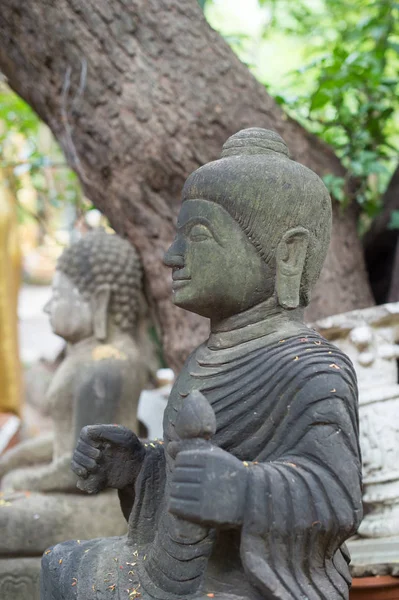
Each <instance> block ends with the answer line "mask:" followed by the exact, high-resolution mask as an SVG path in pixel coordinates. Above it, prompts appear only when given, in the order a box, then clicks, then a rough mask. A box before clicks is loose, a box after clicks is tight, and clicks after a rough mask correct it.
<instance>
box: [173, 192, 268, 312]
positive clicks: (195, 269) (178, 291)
mask: <svg viewBox="0 0 399 600" xmlns="http://www.w3.org/2000/svg"><path fill="white" fill-rule="evenodd" d="M165 264H166V265H167V266H169V267H171V268H172V269H173V274H172V290H173V302H174V304H176V305H177V306H180V307H181V308H184V309H186V310H189V311H191V312H195V313H198V314H200V315H202V316H204V317H209V318H210V317H212V318H214V319H216V320H220V319H224V318H226V317H229V316H231V315H234V314H237V313H239V312H242V311H244V310H246V309H248V308H251V307H252V306H254V305H256V304H258V303H259V302H261V301H263V300H266V299H267V298H269V297H270V296H271V295H273V291H274V273H273V271H272V269H271V268H270V267H269V266H268V265H267V264H266V262H265V261H264V260H263V259H262V258H261V256H260V255H259V254H258V252H257V250H256V248H255V246H254V245H253V244H252V243H251V242H250V240H249V239H248V237H247V236H246V235H245V234H244V232H243V231H242V229H241V228H240V226H239V225H238V224H237V223H236V222H235V221H234V219H233V218H232V217H231V216H230V215H229V213H228V212H227V211H226V210H225V209H224V208H223V207H222V206H220V205H218V204H216V203H215V202H211V201H208V200H204V199H197V200H196V199H194V200H188V201H186V202H184V203H183V205H182V208H181V210H180V214H179V217H178V221H177V234H176V238H175V240H174V242H173V244H172V245H171V247H170V248H169V250H168V251H167V253H166V255H165Z"/></svg>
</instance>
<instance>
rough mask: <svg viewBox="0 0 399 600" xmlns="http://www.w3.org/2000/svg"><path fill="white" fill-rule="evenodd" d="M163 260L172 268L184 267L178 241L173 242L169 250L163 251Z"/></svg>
mask: <svg viewBox="0 0 399 600" xmlns="http://www.w3.org/2000/svg"><path fill="white" fill-rule="evenodd" d="M163 262H164V264H165V265H166V266H167V267H171V268H172V269H173V268H176V267H178V268H182V267H184V256H183V252H182V249H181V248H179V244H178V242H176V241H175V242H173V244H172V245H171V247H170V248H169V250H167V251H166V252H165V256H164V258H163Z"/></svg>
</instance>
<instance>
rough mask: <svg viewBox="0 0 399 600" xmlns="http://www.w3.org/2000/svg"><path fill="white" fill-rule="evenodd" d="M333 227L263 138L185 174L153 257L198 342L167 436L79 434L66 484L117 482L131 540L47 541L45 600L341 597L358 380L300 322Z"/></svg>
mask: <svg viewBox="0 0 399 600" xmlns="http://www.w3.org/2000/svg"><path fill="white" fill-rule="evenodd" d="M330 230H331V201H330V198H329V195H328V192H327V190H326V188H325V186H324V184H323V183H322V181H321V180H320V179H319V178H318V177H317V176H316V175H315V174H314V173H313V172H311V171H309V170H308V169H307V168H305V167H304V166H302V165H300V164H298V163H296V162H295V161H293V160H291V159H290V158H289V156H288V150H287V147H286V145H285V143H284V141H283V140H282V139H281V138H280V136H278V135H277V134H275V133H274V132H270V131H266V130H263V129H257V128H253V129H247V130H243V131H241V132H239V133H237V134H236V135H234V136H232V137H231V138H229V139H228V140H227V142H226V144H225V145H224V148H223V153H222V158H221V159H220V160H217V161H214V162H212V163H209V164H207V165H204V166H203V167H201V168H200V169H198V170H197V171H195V172H194V173H193V174H192V175H191V176H190V177H189V178H188V180H187V182H186V184H185V186H184V189H183V203H182V207H181V210H180V214H179V217H178V221H177V233H176V238H175V240H174V242H173V244H172V246H171V247H170V248H169V250H168V252H167V253H166V256H165V263H166V265H167V266H169V267H170V268H171V269H172V280H173V283H172V289H173V302H174V303H175V304H176V305H177V306H180V307H182V308H184V309H186V310H190V311H192V312H196V313H198V314H200V315H203V316H205V317H208V318H209V319H210V326H211V333H210V336H209V339H208V340H206V341H205V342H204V343H203V344H201V345H200V346H199V347H198V348H197V349H196V350H195V351H194V352H193V353H192V354H191V355H190V356H189V357H188V359H187V361H186V363H185V365H184V367H183V369H182V371H181V373H180V374H179V376H178V377H177V379H176V382H175V384H174V386H173V389H172V391H171V394H170V397H169V401H168V404H167V407H166V409H165V414H164V439H163V443H150V444H143V443H142V442H141V441H140V440H139V439H138V438H137V436H136V435H135V434H134V433H133V432H131V431H129V430H128V429H127V428H125V427H121V426H118V425H103V426H99V425H95V426H91V427H90V426H89V427H85V428H84V429H83V430H82V432H81V435H80V439H79V442H78V445H77V448H76V451H75V454H74V459H73V463H72V465H73V469H74V472H75V473H76V474H77V475H78V476H79V483H78V485H79V487H80V489H82V490H86V491H88V492H91V493H95V492H99V491H100V490H102V489H104V487H111V488H116V489H118V491H119V497H120V500H121V508H122V510H123V512H124V514H125V516H126V518H127V519H128V522H129V531H128V534H127V536H122V537H113V538H108V539H102V540H92V541H89V542H85V543H84V544H77V543H76V542H73V541H72V542H66V543H63V544H59V545H57V546H55V547H53V548H50V549H49V550H48V551H47V553H46V554H45V555H44V557H43V560H42V565H43V567H42V596H41V598H42V600H61V599H62V600H72V599H73V600H99V599H100V598H101V599H102V600H103V599H111V598H113V597H114V593H115V591H117V593H118V594H119V597H123V594H124V593H126V594H127V596H128V597H129V598H139V597H140V599H141V600H150V599H159V600H177V599H178V598H180V599H181V598H184V599H185V600H187V599H190V598H193V599H194V598H195V599H201V600H206V599H207V598H216V599H217V600H260V599H262V598H264V599H265V600H266V599H267V600H271V599H273V600H288V599H290V600H293V599H298V600H299V599H302V598H308V599H309V600H316V599H317V600H326V599H327V598H328V600H338V599H347V598H348V590H349V585H350V574H349V569H348V562H349V560H348V554H347V551H346V547H345V544H344V542H345V540H346V539H348V538H349V537H350V536H351V535H353V533H354V532H355V531H356V529H357V527H358V525H359V523H360V519H361V514H362V505H361V469H360V453H359V444H358V417H357V387H356V376H355V373H354V370H353V366H352V364H351V362H350V360H349V359H348V357H347V356H345V354H343V353H342V352H341V351H340V350H338V349H337V348H336V347H335V346H334V345H332V344H331V343H329V342H327V341H326V340H324V339H323V338H322V337H321V336H319V335H318V334H317V333H316V332H314V331H313V330H310V329H309V328H307V327H306V326H305V324H304V322H303V312H304V308H305V306H306V305H307V304H308V303H309V301H310V295H311V289H312V286H313V285H314V283H315V282H316V280H317V278H318V276H319V273H320V270H321V267H322V264H323V261H324V258H325V256H326V252H327V247H328V243H329V238H330ZM121 465H125V468H123V469H122V468H121ZM103 573H107V577H106V578H105V579H104V578H103V576H102V574H103ZM100 574H101V575H100ZM71 581H73V582H74V586H73V587H68V586H69V585H70V582H71Z"/></svg>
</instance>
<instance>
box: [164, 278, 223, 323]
mask: <svg viewBox="0 0 399 600" xmlns="http://www.w3.org/2000/svg"><path fill="white" fill-rule="evenodd" d="M187 288H188V286H187V287H186V288H185V289H183V288H181V289H179V290H175V289H174V290H173V295H172V301H173V304H174V305H175V306H178V307H179V308H183V309H184V310H188V311H189V312H192V313H195V314H197V315H200V316H201V317H206V318H210V317H211V315H212V313H213V312H214V311H212V308H211V307H210V306H205V304H204V303H202V302H201V301H200V299H199V298H198V297H197V296H194V295H193V294H192V293H190V290H189V289H187Z"/></svg>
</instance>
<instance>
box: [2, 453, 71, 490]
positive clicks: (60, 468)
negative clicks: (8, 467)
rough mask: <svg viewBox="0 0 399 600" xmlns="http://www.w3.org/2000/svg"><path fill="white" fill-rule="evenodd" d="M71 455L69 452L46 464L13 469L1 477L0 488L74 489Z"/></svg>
mask: <svg viewBox="0 0 399 600" xmlns="http://www.w3.org/2000/svg"><path fill="white" fill-rule="evenodd" d="M71 456H72V455H71V454H65V455H64V456H62V457H61V458H60V459H58V460H55V461H53V462H51V463H50V464H48V465H36V466H32V467H26V468H22V469H15V470H14V471H12V472H11V473H9V474H8V475H6V476H5V477H4V478H3V479H2V482H1V485H2V489H3V490H5V491H12V490H29V491H32V492H73V491H74V490H75V489H76V476H75V475H74V474H73V473H72V471H71V468H70V463H71Z"/></svg>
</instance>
